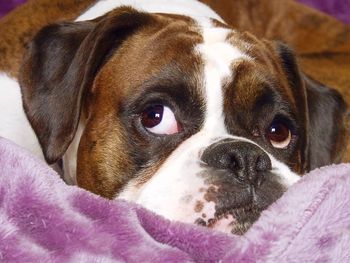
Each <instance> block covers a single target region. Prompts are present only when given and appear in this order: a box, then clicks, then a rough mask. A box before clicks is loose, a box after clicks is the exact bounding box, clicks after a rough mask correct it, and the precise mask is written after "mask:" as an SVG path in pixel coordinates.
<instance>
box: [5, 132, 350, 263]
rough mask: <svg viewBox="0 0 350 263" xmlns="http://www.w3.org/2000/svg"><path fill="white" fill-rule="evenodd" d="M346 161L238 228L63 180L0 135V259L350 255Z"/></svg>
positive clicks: (332, 258) (348, 258)
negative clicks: (225, 228)
mask: <svg viewBox="0 0 350 263" xmlns="http://www.w3.org/2000/svg"><path fill="white" fill-rule="evenodd" d="M349 191H350V164H342V165H335V166H329V167H325V168H322V169H318V170H315V171H313V172H311V173H310V174H308V175H307V176H305V177H304V178H302V179H301V180H300V181H299V182H298V183H297V184H296V185H294V186H292V187H291V188H290V189H289V190H288V191H287V192H286V193H285V194H284V195H283V196H282V198H281V199H279V200H278V201H277V202H276V203H274V204H273V205H272V206H271V207H270V208H269V209H268V210H266V211H264V212H263V214H262V216H261V217H260V219H259V220H258V221H257V222H256V223H255V224H254V225H253V226H252V228H251V229H250V230H249V231H248V232H247V233H246V234H245V235H244V236H242V237H240V236H232V235H226V234H223V233H220V232H216V231H213V230H210V229H206V228H202V227H200V226H194V225H187V224H182V223H178V222H170V221H169V220H166V219H164V218H161V217H159V216H157V215H154V214H153V213H151V212H149V211H147V210H145V209H143V208H141V207H138V206H136V205H133V204H131V203H127V202H124V201H110V200H105V199H103V198H101V197H98V196H96V195H93V194H91V193H89V192H87V191H85V190H83V189H79V188H78V187H75V186H67V185H66V184H64V183H63V181H62V180H61V179H60V178H59V177H58V175H57V174H56V173H55V172H54V171H53V170H52V169H51V168H50V167H48V166H47V165H46V164H45V163H42V162H41V161H40V160H38V159H36V158H35V157H33V156H31V155H30V154H29V153H28V152H27V151H26V150H24V149H21V148H19V147H18V146H16V145H14V144H13V143H11V142H9V141H7V140H5V139H2V138H0V262H97V261H98V262H217V261H220V260H221V261H222V262H306V261H307V262H350V250H349V247H350V206H349V203H350V195H349Z"/></svg>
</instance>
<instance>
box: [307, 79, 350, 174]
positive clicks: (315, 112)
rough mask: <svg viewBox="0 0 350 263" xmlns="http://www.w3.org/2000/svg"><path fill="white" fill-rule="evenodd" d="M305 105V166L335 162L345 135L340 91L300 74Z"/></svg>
mask: <svg viewBox="0 0 350 263" xmlns="http://www.w3.org/2000/svg"><path fill="white" fill-rule="evenodd" d="M303 79H304V81H305V87H306V91H307V104H308V109H309V127H308V130H309V147H308V151H309V153H308V155H309V170H312V169H314V168H317V167H321V166H324V165H327V164H331V163H339V162H340V161H341V158H342V156H343V154H344V151H345V149H346V146H347V142H348V139H349V134H350V131H349V119H350V112H349V109H348V107H347V105H346V103H345V101H344V99H343V97H342V96H341V95H340V93H339V92H338V91H336V90H334V89H331V88H329V87H327V86H325V85H323V84H321V83H319V82H317V81H315V80H313V79H311V78H309V77H307V76H305V75H304V76H303Z"/></svg>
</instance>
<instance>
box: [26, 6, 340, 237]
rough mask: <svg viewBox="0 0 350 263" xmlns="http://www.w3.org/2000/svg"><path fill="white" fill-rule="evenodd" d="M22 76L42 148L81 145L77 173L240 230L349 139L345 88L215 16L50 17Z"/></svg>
mask: <svg viewBox="0 0 350 263" xmlns="http://www.w3.org/2000/svg"><path fill="white" fill-rule="evenodd" d="M20 83H21V87H22V93H23V102H24V108H25V111H26V114H27V116H28V119H29V121H30V122H31V124H32V126H33V128H34V130H35V132H36V134H37V136H38V138H39V141H40V143H41V146H42V149H43V152H44V155H45V157H46V160H47V161H48V162H49V163H54V162H56V161H57V160H59V159H60V158H62V156H63V155H64V154H65V153H66V152H67V149H68V148H69V147H73V150H72V149H71V150H70V152H74V151H75V150H77V172H76V176H77V183H78V185H80V186H81V187H84V188H86V189H88V190H90V191H92V192H94V193H97V194H99V195H102V196H105V197H108V198H115V197H120V198H124V199H128V200H132V201H135V202H137V203H140V204H142V205H144V206H145V207H147V208H149V209H151V210H153V211H155V212H157V213H159V214H162V215H164V216H166V217H168V218H170V219H176V220H180V221H183V222H190V223H198V224H202V225H206V226H210V227H214V228H217V229H222V230H224V231H232V232H234V233H242V232H244V231H245V230H246V229H247V227H249V225H250V224H251V223H252V222H253V221H254V220H256V219H257V218H258V216H259V213H260V212H261V211H262V210H263V209H265V208H266V207H267V206H268V205H269V204H271V203H272V202H273V201H275V200H276V199H277V198H279V197H280V196H281V194H282V193H283V191H284V190H285V189H286V188H287V187H288V186H289V185H291V184H292V183H294V182H295V181H296V180H297V178H298V176H297V175H296V174H303V173H304V172H306V171H308V170H310V169H312V168H315V167H318V166H322V165H325V164H329V163H332V162H335V161H337V160H338V157H339V156H340V153H341V149H342V145H343V143H344V141H345V135H344V134H345V128H344V125H343V119H344V115H345V111H346V106H345V103H344V101H343V100H342V99H341V97H340V96H339V95H338V94H337V93H336V92H335V91H333V90H330V89H329V88H327V87H324V86H322V85H320V84H318V83H317V82H315V81H313V80H311V79H309V78H307V77H305V76H304V75H302V74H301V73H300V71H299V69H298V66H297V63H296V61H295V58H294V55H293V53H292V52H291V51H290V49H289V48H288V47H286V46H285V45H284V44H281V43H278V42H269V41H266V40H258V39H256V38H255V37H254V36H252V35H251V34H249V33H239V32H236V31H234V30H231V29H230V28H228V27H227V26H226V25H223V24H220V23H219V22H217V21H214V20H202V21H196V20H194V19H192V18H189V17H185V16H178V15H169V14H147V13H141V12H137V11H135V10H133V9H131V8H126V7H124V8H119V9H116V10H114V11H112V12H110V13H108V14H107V15H105V16H102V17H100V18H98V19H95V20H92V21H86V22H76V23H61V24H54V25H50V26H47V27H45V28H44V29H42V30H41V31H40V32H39V33H38V34H37V36H36V37H35V38H34V40H33V42H32V43H31V44H30V46H29V49H28V52H27V54H26V56H25V58H24V63H23V66H22V69H21V73H20ZM78 126H79V127H80V128H79V129H78ZM77 130H78V132H77ZM72 145H73V146H72ZM74 145H76V147H77V148H76V149H75V148H74V147H75V146H74ZM78 145H79V146H78ZM68 151H69V149H68ZM69 157H70V158H72V159H73V160H74V156H69Z"/></svg>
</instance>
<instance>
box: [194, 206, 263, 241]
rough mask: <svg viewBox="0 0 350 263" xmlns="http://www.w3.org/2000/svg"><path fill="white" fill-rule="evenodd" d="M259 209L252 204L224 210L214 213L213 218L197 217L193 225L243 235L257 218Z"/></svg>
mask: <svg viewBox="0 0 350 263" xmlns="http://www.w3.org/2000/svg"><path fill="white" fill-rule="evenodd" d="M260 212H261V209H260V208H259V207H257V206H255V205H254V204H251V205H247V206H243V207H236V208H231V209H225V211H221V212H219V213H218V212H216V213H215V215H214V217H211V218H208V219H206V218H203V217H199V218H197V220H196V221H195V224H197V225H200V226H204V227H208V228H210V229H214V230H218V231H221V232H224V233H226V234H238V235H242V234H244V233H245V232H246V231H247V230H248V229H249V227H250V226H251V225H252V224H253V223H254V222H255V221H256V220H257V219H258V218H259V216H260Z"/></svg>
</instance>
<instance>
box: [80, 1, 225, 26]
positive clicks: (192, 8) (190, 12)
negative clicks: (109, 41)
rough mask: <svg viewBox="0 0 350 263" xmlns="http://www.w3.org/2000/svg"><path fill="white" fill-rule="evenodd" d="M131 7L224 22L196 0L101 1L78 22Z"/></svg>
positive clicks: (151, 11)
mask: <svg viewBox="0 0 350 263" xmlns="http://www.w3.org/2000/svg"><path fill="white" fill-rule="evenodd" d="M125 5H126V6H131V7H133V8H135V9H137V10H139V11H144V12H148V13H167V14H182V15H187V16H190V17H207V18H208V17H211V18H215V19H217V20H219V21H221V22H223V20H222V18H221V17H220V16H219V15H218V14H217V13H215V12H214V11H213V10H212V9H210V8H209V7H208V6H207V5H205V4H203V3H200V2H198V1H195V0H171V1H169V0H100V1H98V2H97V3H96V4H95V5H93V6H92V7H91V8H90V9H89V10H87V11H86V12H85V13H84V14H82V15H81V16H79V17H78V18H77V21H84V20H90V19H94V18H96V17H99V16H102V15H104V14H106V13H107V12H109V11H111V10H112V9H114V8H117V7H120V6H125Z"/></svg>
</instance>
